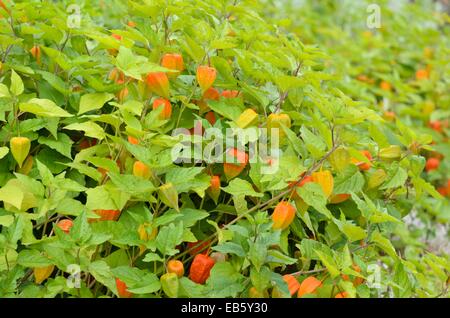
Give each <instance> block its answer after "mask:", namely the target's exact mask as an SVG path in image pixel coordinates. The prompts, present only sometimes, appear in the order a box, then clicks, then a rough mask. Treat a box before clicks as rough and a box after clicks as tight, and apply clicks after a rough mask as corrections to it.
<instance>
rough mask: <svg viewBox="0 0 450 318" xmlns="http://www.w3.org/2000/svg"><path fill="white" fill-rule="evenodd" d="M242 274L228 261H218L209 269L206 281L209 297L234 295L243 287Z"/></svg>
mask: <svg viewBox="0 0 450 318" xmlns="http://www.w3.org/2000/svg"><path fill="white" fill-rule="evenodd" d="M243 280H244V276H242V275H241V274H240V273H239V272H237V271H236V269H235V268H234V267H233V266H232V265H231V264H230V263H228V262H220V263H217V264H215V265H214V267H213V268H212V269H211V274H210V277H209V278H208V280H207V282H206V290H207V293H208V294H209V297H213V298H217V297H220V298H223V297H236V296H237V295H238V293H240V292H242V291H243V289H244V288H245V285H244V284H243Z"/></svg>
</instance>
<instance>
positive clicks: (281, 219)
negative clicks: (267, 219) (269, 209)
mask: <svg viewBox="0 0 450 318" xmlns="http://www.w3.org/2000/svg"><path fill="white" fill-rule="evenodd" d="M295 213H296V210H295V208H294V206H292V205H291V204H290V203H289V202H287V201H281V202H280V203H278V204H277V206H276V207H275V210H274V211H273V213H272V221H273V225H272V228H273V229H274V230H284V229H286V228H288V227H289V225H291V223H292V221H294V218H295Z"/></svg>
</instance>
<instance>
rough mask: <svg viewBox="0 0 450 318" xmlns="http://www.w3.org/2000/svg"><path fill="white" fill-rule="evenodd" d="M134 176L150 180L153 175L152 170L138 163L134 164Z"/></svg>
mask: <svg viewBox="0 0 450 318" xmlns="http://www.w3.org/2000/svg"><path fill="white" fill-rule="evenodd" d="M133 175H134V176H136V177H141V178H144V179H149V178H150V177H151V175H152V173H151V171H150V168H149V167H148V166H147V165H146V164H145V163H143V162H141V161H136V162H135V163H134V164H133Z"/></svg>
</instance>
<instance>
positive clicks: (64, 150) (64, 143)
mask: <svg viewBox="0 0 450 318" xmlns="http://www.w3.org/2000/svg"><path fill="white" fill-rule="evenodd" d="M57 136H58V139H57V140H55V139H53V138H49V137H39V139H38V142H39V143H40V144H42V145H46V146H49V147H50V148H52V149H54V150H56V151H57V152H59V153H60V154H62V155H63V156H65V157H67V158H69V159H72V153H71V152H72V145H73V141H72V139H70V137H69V136H67V135H66V134H63V133H58V134H57Z"/></svg>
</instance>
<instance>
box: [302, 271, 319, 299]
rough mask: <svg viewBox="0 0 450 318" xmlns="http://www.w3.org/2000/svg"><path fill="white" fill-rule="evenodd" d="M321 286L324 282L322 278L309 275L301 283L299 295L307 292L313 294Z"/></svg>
mask: <svg viewBox="0 0 450 318" xmlns="http://www.w3.org/2000/svg"><path fill="white" fill-rule="evenodd" d="M320 286H322V282H321V281H320V280H318V279H317V278H315V277H314V276H310V277H307V278H305V280H304V281H302V283H301V284H300V287H299V289H298V294H297V295H298V297H299V298H300V297H302V296H303V295H306V294H313V293H314V292H315V291H316V289H317V288H319V287H320Z"/></svg>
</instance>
